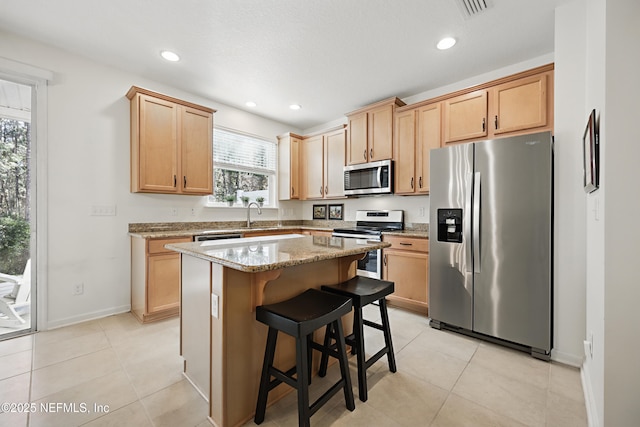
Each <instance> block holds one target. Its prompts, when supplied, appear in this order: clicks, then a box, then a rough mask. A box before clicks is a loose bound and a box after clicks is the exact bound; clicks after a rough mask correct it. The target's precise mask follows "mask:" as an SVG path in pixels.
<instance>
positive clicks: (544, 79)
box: [489, 72, 553, 136]
mask: <svg viewBox="0 0 640 427" xmlns="http://www.w3.org/2000/svg"><path fill="white" fill-rule="evenodd" d="M552 81H553V74H552V73H550V72H547V73H542V74H538V75H534V76H530V77H525V78H521V79H518V80H514V81H510V82H507V83H503V84H500V85H497V86H495V87H493V88H491V91H490V94H489V97H490V102H491V104H490V111H491V113H490V116H489V117H490V121H491V123H490V128H491V129H490V130H491V133H492V134H493V135H496V136H503V135H506V134H516V133H523V131H531V130H532V129H535V130H536V131H539V130H547V129H549V130H551V129H552V123H553V115H551V114H549V110H552V108H551V107H550V103H551V102H552V100H551V93H550V92H552V91H551V90H550V88H551V87H552V86H551V83H552Z"/></svg>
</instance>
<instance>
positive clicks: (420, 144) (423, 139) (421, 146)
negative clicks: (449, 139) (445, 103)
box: [416, 103, 442, 193]
mask: <svg viewBox="0 0 640 427" xmlns="http://www.w3.org/2000/svg"><path fill="white" fill-rule="evenodd" d="M416 117H417V121H418V126H417V135H416V180H417V181H418V183H417V188H416V192H418V193H428V192H429V162H430V159H431V155H430V152H431V150H432V149H434V148H440V142H441V139H442V138H441V134H440V124H441V114H440V103H437V104H431V105H426V106H424V107H420V108H419V109H418V111H417V113H416Z"/></svg>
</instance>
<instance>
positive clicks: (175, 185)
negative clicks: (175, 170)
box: [173, 175, 178, 188]
mask: <svg viewBox="0 0 640 427" xmlns="http://www.w3.org/2000/svg"><path fill="white" fill-rule="evenodd" d="M177 186H178V177H177V176H175V175H173V188H176V187H177Z"/></svg>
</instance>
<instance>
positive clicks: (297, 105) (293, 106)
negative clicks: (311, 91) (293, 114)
mask: <svg viewBox="0 0 640 427" xmlns="http://www.w3.org/2000/svg"><path fill="white" fill-rule="evenodd" d="M289 108H291V109H292V110H299V109H301V108H302V105H300V104H291V105H289Z"/></svg>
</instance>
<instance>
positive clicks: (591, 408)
mask: <svg viewBox="0 0 640 427" xmlns="http://www.w3.org/2000/svg"><path fill="white" fill-rule="evenodd" d="M580 379H581V380H582V390H583V392H584V406H585V407H586V409H587V423H588V424H587V425H588V426H589V427H600V422H599V418H598V410H597V407H596V401H595V397H594V395H593V389H592V388H591V377H590V375H589V371H588V370H587V369H585V366H584V365H582V367H581V368H580Z"/></svg>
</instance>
